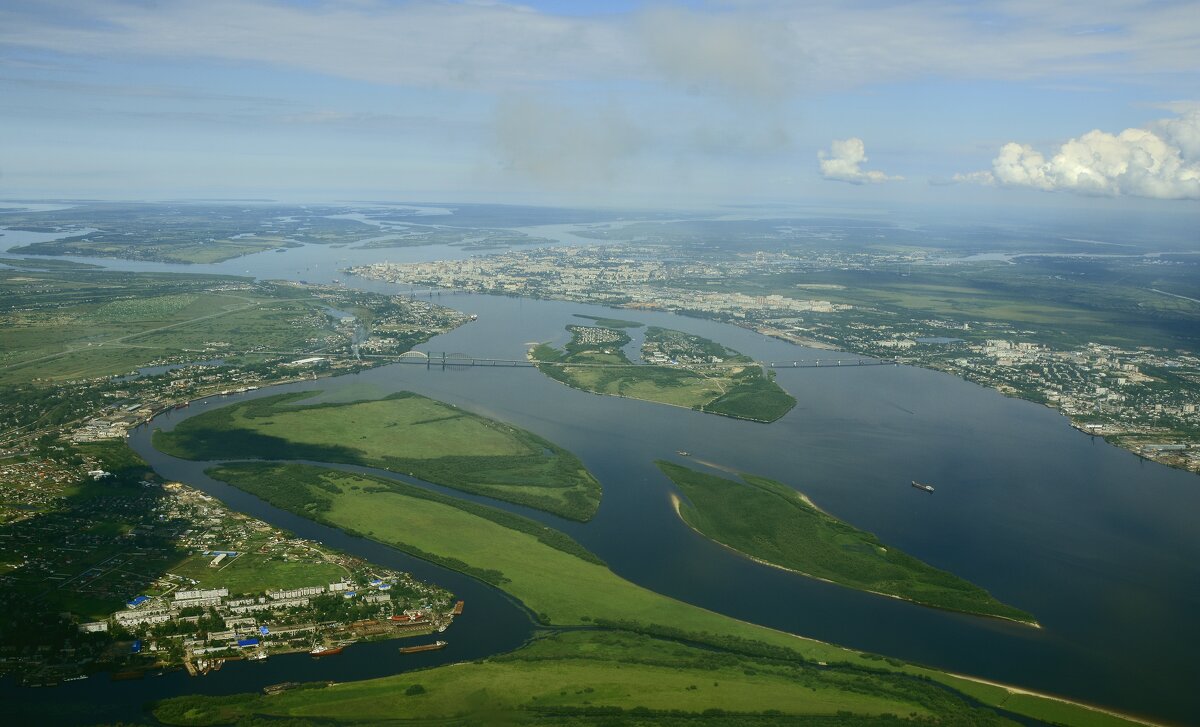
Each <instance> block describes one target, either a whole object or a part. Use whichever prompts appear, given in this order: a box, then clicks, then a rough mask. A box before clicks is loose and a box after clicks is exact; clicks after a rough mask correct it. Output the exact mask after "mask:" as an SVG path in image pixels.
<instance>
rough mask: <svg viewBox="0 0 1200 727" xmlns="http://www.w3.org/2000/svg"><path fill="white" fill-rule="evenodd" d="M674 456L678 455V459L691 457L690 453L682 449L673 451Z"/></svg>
mask: <svg viewBox="0 0 1200 727" xmlns="http://www.w3.org/2000/svg"><path fill="white" fill-rule="evenodd" d="M675 454H677V455H679V456H680V457H691V456H692V453H691V452H685V451H683V450H682V449H677V450H675Z"/></svg>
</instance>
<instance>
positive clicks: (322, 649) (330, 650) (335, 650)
mask: <svg viewBox="0 0 1200 727" xmlns="http://www.w3.org/2000/svg"><path fill="white" fill-rule="evenodd" d="M344 648H345V647H343V646H326V645H324V644H317V645H316V646H314V647H312V650H311V651H309V652H308V653H309V654H310V655H311V656H312V657H313V658H314V659H320V658H321V657H322V656H336V655H337V654H340V653H342V650H343V649H344Z"/></svg>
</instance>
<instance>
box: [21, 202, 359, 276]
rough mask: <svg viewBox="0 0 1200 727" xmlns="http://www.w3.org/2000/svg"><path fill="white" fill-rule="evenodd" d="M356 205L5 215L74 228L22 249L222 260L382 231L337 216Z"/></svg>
mask: <svg viewBox="0 0 1200 727" xmlns="http://www.w3.org/2000/svg"><path fill="white" fill-rule="evenodd" d="M349 211H350V210H349V209H348V208H344V207H290V206H283V205H252V206H249V207H245V206H242V205H228V204H215V205H213V204H203V203H187V204H175V203H157V204H124V203H100V204H80V205H76V206H72V207H71V208H69V209H63V210H53V211H41V212H32V211H26V212H16V213H13V214H10V215H5V219H4V222H5V223H6V224H5V226H12V227H15V228H18V229H36V230H39V231H42V232H59V233H61V234H64V235H66V236H64V237H62V238H60V239H57V240H49V241H46V242H37V243H33V244H30V245H23V246H20V247H14V248H12V250H11V252H14V253H19V254H24V253H33V254H36V255H79V256H89V257H93V256H96V257H115V258H126V259H131V260H154V261H158V262H169V263H215V262H221V261H223V260H229V259H231V258H235V257H240V256H242V255H251V254H254V253H259V252H265V251H268V250H281V249H284V248H289V247H298V246H299V245H301V244H305V243H308V244H335V243H336V244H347V243H352V242H357V241H359V240H364V239H367V238H370V237H375V236H376V235H378V229H379V228H377V227H375V226H374V225H368V224H366V223H363V222H359V221H358V220H351V219H345V218H336V217H333V216H332V215H337V214H341V213H345V212H349Z"/></svg>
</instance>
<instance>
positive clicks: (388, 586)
mask: <svg viewBox="0 0 1200 727" xmlns="http://www.w3.org/2000/svg"><path fill="white" fill-rule="evenodd" d="M391 587H392V584H391V583H384V584H383V585H382V586H380V587H379V590H381V591H386V590H388V589H389V588H391Z"/></svg>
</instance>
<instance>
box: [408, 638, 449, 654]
mask: <svg viewBox="0 0 1200 727" xmlns="http://www.w3.org/2000/svg"><path fill="white" fill-rule="evenodd" d="M444 648H446V642H445V641H435V642H433V643H432V644H422V645H421V646H401V647H400V653H401V654H416V653H418V652H421V651H437V650H438V649H444Z"/></svg>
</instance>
